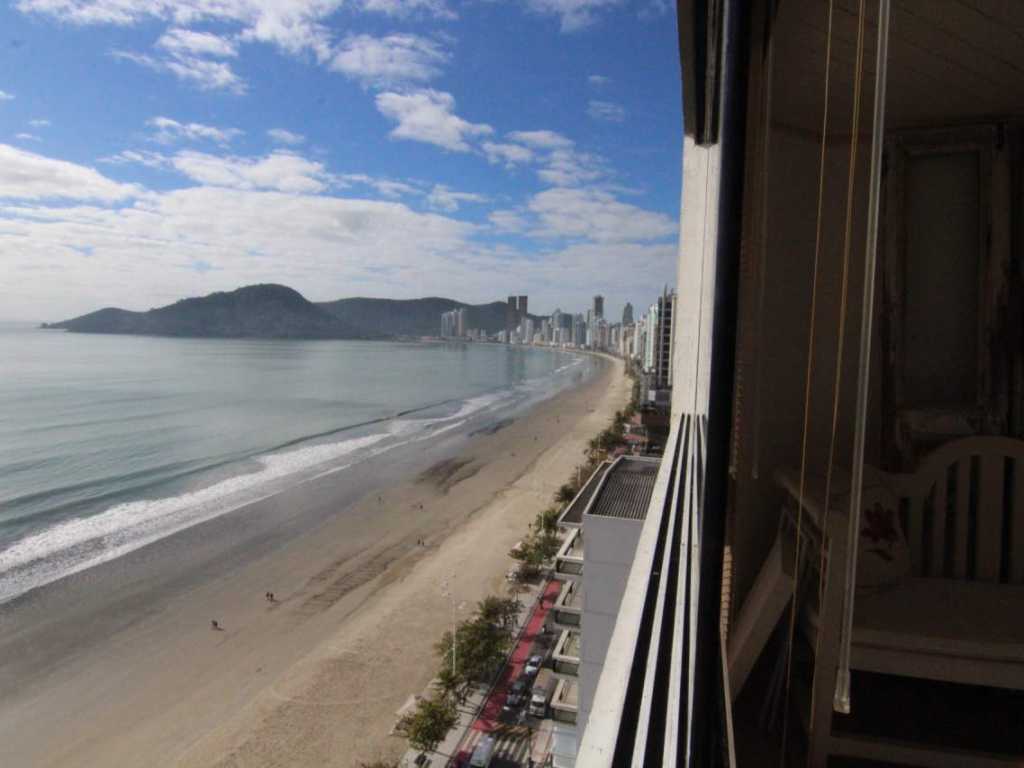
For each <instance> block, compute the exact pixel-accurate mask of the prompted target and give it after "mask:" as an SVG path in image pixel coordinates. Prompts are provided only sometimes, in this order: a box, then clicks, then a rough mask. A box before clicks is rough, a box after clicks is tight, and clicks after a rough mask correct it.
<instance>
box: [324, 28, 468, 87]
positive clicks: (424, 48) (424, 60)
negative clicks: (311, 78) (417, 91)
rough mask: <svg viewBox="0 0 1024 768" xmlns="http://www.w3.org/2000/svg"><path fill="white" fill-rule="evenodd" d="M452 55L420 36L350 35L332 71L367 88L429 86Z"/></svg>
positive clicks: (334, 61) (337, 56) (333, 60)
mask: <svg viewBox="0 0 1024 768" xmlns="http://www.w3.org/2000/svg"><path fill="white" fill-rule="evenodd" d="M448 59H449V55H448V53H447V52H446V51H445V50H444V49H442V48H441V46H440V45H438V44H437V43H436V42H434V41H433V40H430V39H428V38H425V37H420V36H419V35H411V34H394V35H387V36H386V37H373V36H372V35H350V36H349V37H347V38H345V40H344V41H342V43H341V46H340V48H339V49H338V52H337V54H336V55H335V56H334V58H333V59H332V60H331V64H330V67H331V69H333V70H335V71H337V72H341V73H342V74H344V75H346V76H347V77H350V78H352V79H354V80H358V81H360V82H362V83H363V84H364V85H375V86H387V85H396V84H399V83H404V82H426V81H428V80H432V79H433V78H435V77H437V76H438V75H440V74H441V69H442V67H443V66H444V65H445V64H446V63H447V62H448Z"/></svg>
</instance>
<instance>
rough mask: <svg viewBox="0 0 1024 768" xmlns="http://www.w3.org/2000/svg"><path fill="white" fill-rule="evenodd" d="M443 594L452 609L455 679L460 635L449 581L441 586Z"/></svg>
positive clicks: (453, 674) (453, 671) (453, 673)
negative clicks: (456, 624)
mask: <svg viewBox="0 0 1024 768" xmlns="http://www.w3.org/2000/svg"><path fill="white" fill-rule="evenodd" d="M441 594H442V595H444V596H445V597H447V598H448V602H449V604H450V605H451V608H452V678H453V679H454V678H455V674H456V669H457V667H456V655H455V654H456V646H457V645H458V633H457V629H456V626H455V596H454V595H453V594H452V591H451V586H450V584H449V581H448V579H445V580H444V581H443V582H442V584H441Z"/></svg>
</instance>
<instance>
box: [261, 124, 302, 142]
mask: <svg viewBox="0 0 1024 768" xmlns="http://www.w3.org/2000/svg"><path fill="white" fill-rule="evenodd" d="M267 136H269V137H270V138H271V140H272V141H276V142H277V143H278V144H288V145H290V146H295V145H296V144H302V143H303V142H304V141H305V140H306V137H305V136H303V135H302V134H301V133H292V132H291V131H286V130H285V129H284V128H271V129H270V130H269V131H267Z"/></svg>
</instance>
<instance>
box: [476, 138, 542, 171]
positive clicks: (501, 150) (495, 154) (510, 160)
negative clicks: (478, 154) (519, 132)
mask: <svg viewBox="0 0 1024 768" xmlns="http://www.w3.org/2000/svg"><path fill="white" fill-rule="evenodd" d="M480 148H481V149H483V151H484V155H486V156H487V161H488V162H490V163H504V164H505V165H506V166H509V167H511V166H513V165H518V164H520V163H529V162H532V161H533V157H534V155H533V150H531V149H530V148H529V147H524V146H522V145H521V144H502V143H499V142H493V141H485V142H484V143H483V144H481V145H480Z"/></svg>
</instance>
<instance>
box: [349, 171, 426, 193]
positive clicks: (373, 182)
mask: <svg viewBox="0 0 1024 768" xmlns="http://www.w3.org/2000/svg"><path fill="white" fill-rule="evenodd" d="M338 181H339V182H341V183H342V184H344V185H346V186H350V185H352V184H363V185H365V186H367V187H370V188H371V189H373V190H375V191H376V192H377V193H378V194H381V195H384V197H392V198H397V197H401V196H402V195H418V194H420V190H419V189H417V188H416V187H414V186H413V185H412V184H406V183H405V182H404V181H394V180H392V179H379V178H376V177H373V176H368V175H367V174H365V173H345V174H342V175H341V176H339V177H338Z"/></svg>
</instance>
